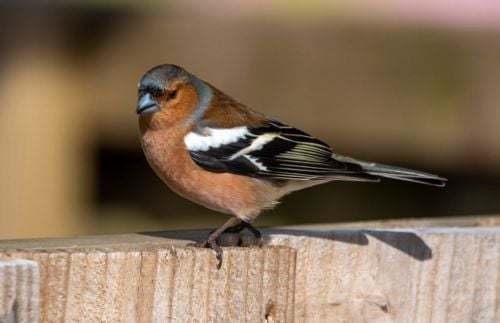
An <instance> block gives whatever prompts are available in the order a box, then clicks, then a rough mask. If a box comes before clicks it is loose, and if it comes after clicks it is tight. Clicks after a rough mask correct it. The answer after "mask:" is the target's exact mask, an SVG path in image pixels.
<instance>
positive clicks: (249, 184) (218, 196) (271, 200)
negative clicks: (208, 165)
mask: <svg viewBox="0 0 500 323" xmlns="http://www.w3.org/2000/svg"><path fill="white" fill-rule="evenodd" d="M188 132H189V128H187V127H186V128H182V127H177V126H174V127H171V128H168V129H162V130H146V131H143V132H142V133H141V135H142V147H143V149H144V153H145V155H146V158H147V160H148V162H149V164H150V166H151V167H152V168H153V170H154V171H155V172H156V174H157V175H158V176H159V177H160V178H161V179H162V180H163V181H164V182H165V183H166V184H167V185H168V186H169V187H170V188H171V189H172V190H173V191H175V192H176V193H178V194H179V195H181V196H183V197H185V198H187V199H189V200H191V201H193V202H196V203H198V204H201V205H203V206H205V207H207V208H210V209H213V210H216V211H218V212H222V213H226V214H231V215H235V216H237V217H239V218H241V219H242V220H245V221H250V220H252V219H254V218H255V217H256V216H257V215H258V214H259V213H260V211H261V210H262V209H265V208H271V207H273V206H274V205H275V202H276V200H277V199H278V198H280V197H281V196H282V195H283V193H282V192H281V191H280V190H279V189H278V188H276V187H274V186H273V185H271V184H269V183H265V182H263V181H260V180H257V179H253V178H250V177H246V176H240V175H235V174H230V173H212V172H209V171H206V170H204V169H202V168H200V167H199V166H198V165H196V164H195V163H194V161H193V160H192V159H191V156H190V154H189V152H188V150H187V149H186V147H185V145H184V136H185V135H186V134H187V133H188Z"/></svg>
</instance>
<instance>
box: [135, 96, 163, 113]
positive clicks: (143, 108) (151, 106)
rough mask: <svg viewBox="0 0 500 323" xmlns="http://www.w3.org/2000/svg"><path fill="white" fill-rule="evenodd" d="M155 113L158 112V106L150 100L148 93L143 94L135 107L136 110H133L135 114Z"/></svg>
mask: <svg viewBox="0 0 500 323" xmlns="http://www.w3.org/2000/svg"><path fill="white" fill-rule="evenodd" d="M157 111H160V106H159V105H158V103H157V102H156V101H155V100H154V99H153V98H151V94H149V93H145V94H144V95H143V96H141V98H140V99H139V104H138V105H137V109H135V112H136V113H137V114H140V113H143V112H157Z"/></svg>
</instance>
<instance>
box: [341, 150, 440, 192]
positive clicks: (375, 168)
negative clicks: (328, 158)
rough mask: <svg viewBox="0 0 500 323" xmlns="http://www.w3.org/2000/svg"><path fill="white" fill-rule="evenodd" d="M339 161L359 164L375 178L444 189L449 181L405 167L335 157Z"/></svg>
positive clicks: (366, 172)
mask: <svg viewBox="0 0 500 323" xmlns="http://www.w3.org/2000/svg"><path fill="white" fill-rule="evenodd" d="M334 158H335V159H337V160H341V161H343V162H348V163H353V164H357V165H359V166H361V167H362V169H363V172H364V173H365V174H368V175H372V176H375V177H383V178H390V179H396V180H400V181H407V182H413V183H419V184H426V185H432V186H439V187H443V186H445V185H446V181H447V179H446V178H444V177H441V176H438V175H434V174H430V173H425V172H421V171H418V170H413V169H407V168H403V167H397V166H391V165H384V164H377V163H371V162H366V161H363V160H358V159H354V158H350V157H344V156H338V155H337V156H335V157H334Z"/></svg>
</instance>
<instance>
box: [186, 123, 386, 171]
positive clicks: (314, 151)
mask: <svg viewBox="0 0 500 323" xmlns="http://www.w3.org/2000/svg"><path fill="white" fill-rule="evenodd" d="M185 142H186V146H187V147H188V150H189V152H190V154H191V157H192V158H193V160H194V161H195V162H196V163H197V164H198V165H199V166H200V167H202V168H204V169H206V170H209V171H212V172H229V173H234V174H240V175H246V176H251V177H256V178H262V179H270V180H323V179H329V178H342V179H351V180H377V177H375V176H372V175H368V174H365V173H364V172H363V168H362V167H361V166H360V165H358V164H356V163H351V162H343V161H339V160H336V159H334V158H333V157H332V155H333V152H332V149H331V148H330V147H329V146H328V145H327V144H325V143H324V142H322V141H320V140H318V139H316V138H314V137H312V136H310V135H308V134H307V133H305V132H303V131H301V130H298V129H295V128H292V127H290V126H287V125H284V124H282V123H279V122H277V121H270V122H269V123H268V124H267V125H266V126H262V127H256V128H245V127H238V128H233V129H219V130H217V129H209V128H204V129H199V130H198V132H197V133H191V134H189V135H188V136H187V137H186V140H185Z"/></svg>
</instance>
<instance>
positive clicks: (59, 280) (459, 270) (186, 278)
mask: <svg viewBox="0 0 500 323" xmlns="http://www.w3.org/2000/svg"><path fill="white" fill-rule="evenodd" d="M407 223H411V225H413V226H414V227H406V225H405V224H407ZM433 223H436V224H439V225H453V227H451V226H448V227H433V226H432V225H433ZM361 225H362V224H361V223H353V224H340V225H339V224H337V225H328V224H326V225H322V226H318V225H313V226H301V227H286V228H273V229H266V230H263V233H264V242H265V246H264V247H262V248H259V247H246V248H234V247H228V248H225V249H224V250H225V253H224V261H223V266H222V268H221V269H220V270H217V269H216V266H215V258H214V254H213V252H212V251H210V250H206V249H195V248H192V247H188V246H187V244H188V243H189V242H190V241H191V240H199V239H201V238H202V237H204V236H205V235H206V233H207V231H206V230H199V231H175V232H154V233H144V234H126V235H108V236H89V237H75V238H65V239H37V240H24V241H5V242H0V259H1V258H3V259H6V258H8V259H10V258H24V259H33V260H35V261H36V262H38V264H39V265H40V275H41V300H40V318H41V321H42V322H62V321H73V320H78V319H79V318H81V317H85V318H87V319H89V320H92V321H102V322H118V321H134V320H135V321H138V322H152V321H170V322H263V321H267V322H290V321H294V322H365V321H369V322H429V321H432V322H469V321H470V322H473V321H477V322H498V321H499V318H500V313H499V311H500V306H498V304H499V302H500V300H499V297H498V294H499V292H500V260H499V256H500V252H499V251H500V227H499V226H498V217H480V218H478V217H469V218H451V219H437V220H428V219H426V220H412V221H400V222H398V221H387V222H379V221H378V222H373V223H368V224H367V223H365V227H366V228H368V227H370V226H371V227H373V228H376V229H369V230H353V229H347V228H349V227H352V228H357V227H359V226H361ZM384 226H387V227H388V228H384ZM398 226H399V228H398ZM339 227H341V228H342V229H338V228H339ZM233 238H234V237H233Z"/></svg>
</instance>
